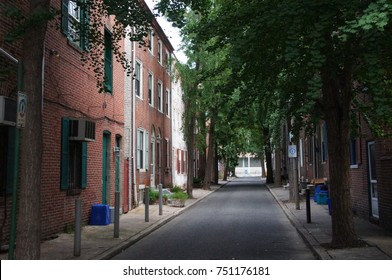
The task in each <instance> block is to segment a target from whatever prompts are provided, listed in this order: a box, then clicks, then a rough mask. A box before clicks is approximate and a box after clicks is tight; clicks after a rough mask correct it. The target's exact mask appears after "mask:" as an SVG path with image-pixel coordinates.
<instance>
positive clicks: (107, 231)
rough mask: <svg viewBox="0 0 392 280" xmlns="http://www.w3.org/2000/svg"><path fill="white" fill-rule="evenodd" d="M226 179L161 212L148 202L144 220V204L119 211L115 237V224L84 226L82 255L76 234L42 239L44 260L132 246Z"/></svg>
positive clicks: (102, 255) (100, 256)
mask: <svg viewBox="0 0 392 280" xmlns="http://www.w3.org/2000/svg"><path fill="white" fill-rule="evenodd" d="M226 183H227V181H220V182H219V185H213V186H211V191H207V190H203V189H198V188H197V189H196V188H195V189H193V196H194V198H193V199H188V200H187V201H186V203H185V207H173V206H167V205H163V207H162V215H161V216H160V215H159V205H157V204H156V205H155V204H154V205H150V206H149V222H145V208H144V204H143V205H141V206H139V207H137V208H136V209H133V210H132V211H129V212H128V213H126V214H122V215H120V236H119V238H114V237H113V236H114V224H109V225H107V226H90V225H89V226H84V227H83V228H82V236H81V255H80V256H79V257H75V256H74V234H73V233H72V234H67V233H61V234H59V236H58V237H57V238H55V239H52V240H47V241H44V242H42V243H41V260H105V259H110V258H111V257H113V256H114V255H116V254H118V253H119V252H121V251H122V250H123V249H125V248H127V247H129V246H130V245H132V244H133V243H135V242H137V241H138V240H140V239H141V238H143V237H145V236H146V235H148V234H149V233H151V232H152V231H154V230H155V229H157V228H158V227H160V226H162V225H164V224H165V223H167V222H169V221H170V220H172V219H173V218H175V217H176V216H177V215H179V214H181V212H183V211H184V210H186V209H188V208H190V207H192V206H193V205H194V204H195V203H197V202H199V201H201V200H202V199H204V198H205V197H206V196H208V195H210V194H211V193H213V192H214V191H216V190H217V189H219V188H220V187H222V186H223V185H224V184H226ZM0 259H1V260H6V259H8V253H2V254H1V255H0Z"/></svg>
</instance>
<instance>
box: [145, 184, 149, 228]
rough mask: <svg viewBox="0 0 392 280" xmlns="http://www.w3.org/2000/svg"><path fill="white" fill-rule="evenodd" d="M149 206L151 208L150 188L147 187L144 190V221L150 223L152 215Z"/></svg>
mask: <svg viewBox="0 0 392 280" xmlns="http://www.w3.org/2000/svg"><path fill="white" fill-rule="evenodd" d="M149 206H150V188H148V187H146V188H145V189H144V221H145V222H149V221H150V217H149V215H150V213H149V210H150V209H149Z"/></svg>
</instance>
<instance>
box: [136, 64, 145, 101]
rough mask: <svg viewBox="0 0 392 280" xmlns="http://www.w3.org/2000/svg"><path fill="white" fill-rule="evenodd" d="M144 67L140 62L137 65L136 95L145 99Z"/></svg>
mask: <svg viewBox="0 0 392 280" xmlns="http://www.w3.org/2000/svg"><path fill="white" fill-rule="evenodd" d="M142 69H143V65H142V63H141V62H140V61H139V60H136V63H135V95H136V96H137V97H139V98H140V99H143V94H142V93H143V75H142V73H143V71H142Z"/></svg>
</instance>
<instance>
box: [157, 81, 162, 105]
mask: <svg viewBox="0 0 392 280" xmlns="http://www.w3.org/2000/svg"><path fill="white" fill-rule="evenodd" d="M157 97H158V100H157V102H158V104H157V105H158V111H160V112H162V102H163V100H162V84H161V82H158V85H157Z"/></svg>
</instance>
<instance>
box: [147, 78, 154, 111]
mask: <svg viewBox="0 0 392 280" xmlns="http://www.w3.org/2000/svg"><path fill="white" fill-rule="evenodd" d="M147 95H148V104H149V105H150V106H152V107H154V74H153V73H152V72H149V73H148V77H147Z"/></svg>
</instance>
